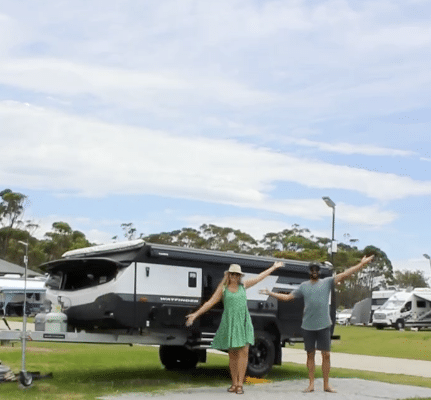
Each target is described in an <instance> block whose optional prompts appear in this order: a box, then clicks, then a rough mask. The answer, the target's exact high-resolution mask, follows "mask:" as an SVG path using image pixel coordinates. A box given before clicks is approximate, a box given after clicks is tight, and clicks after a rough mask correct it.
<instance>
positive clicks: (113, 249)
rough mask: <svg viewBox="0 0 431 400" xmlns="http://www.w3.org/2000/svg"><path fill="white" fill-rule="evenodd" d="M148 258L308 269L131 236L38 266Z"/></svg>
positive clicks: (326, 271) (326, 270)
mask: <svg viewBox="0 0 431 400" xmlns="http://www.w3.org/2000/svg"><path fill="white" fill-rule="evenodd" d="M149 258H164V259H169V260H190V261H198V262H206V263H217V264H224V265H226V266H227V265H229V264H235V263H236V264H240V265H243V266H248V267H257V268H267V267H268V266H269V265H268V264H271V263H274V262H275V261H283V262H284V263H285V267H284V268H283V269H286V270H289V271H292V272H300V273H304V272H305V271H307V273H308V264H309V263H308V262H305V261H297V260H288V259H280V258H275V257H262V256H254V255H249V254H240V253H233V252H223V251H214V250H204V249H192V248H188V247H179V246H172V245H163V244H157V243H147V242H145V241H143V240H134V241H127V242H121V243H112V244H107V245H101V246H93V247H87V248H83V249H77V250H72V251H68V252H66V253H64V254H63V258H62V259H60V260H56V261H52V262H49V263H46V264H43V265H42V266H40V268H41V269H42V270H52V269H53V268H54V267H56V266H60V265H65V264H67V263H68V262H70V261H72V260H75V261H78V260H82V262H83V261H84V260H88V261H90V260H93V261H96V259H97V260H99V262H102V260H106V261H108V260H109V261H110V262H111V267H112V262H115V263H117V265H118V266H119V267H121V266H123V267H124V266H127V265H129V264H130V263H131V262H134V261H140V260H142V259H149ZM321 272H322V275H324V276H329V275H331V274H332V265H331V264H330V263H325V264H324V265H322V267H321Z"/></svg>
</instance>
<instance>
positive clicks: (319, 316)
mask: <svg viewBox="0 0 431 400" xmlns="http://www.w3.org/2000/svg"><path fill="white" fill-rule="evenodd" d="M373 258H374V256H369V257H366V256H364V257H363V258H362V260H361V261H360V263H359V264H357V265H355V266H353V267H350V268H348V269H347V270H345V271H344V272H341V273H339V274H337V275H335V276H331V277H328V278H324V279H320V277H319V271H320V265H319V264H316V263H310V264H309V269H310V280H308V281H306V282H303V283H302V284H301V285H300V286H299V287H298V289H296V290H294V291H293V292H292V293H289V294H281V293H273V292H270V291H269V290H267V289H264V290H261V291H260V293H262V294H267V295H269V296H272V297H275V298H276V299H278V300H281V301H290V300H293V299H297V298H303V299H304V315H303V318H302V325H301V328H302V333H303V338H304V347H305V351H306V352H307V369H308V377H309V380H310V382H309V385H308V387H307V389H305V390H304V392H313V391H314V371H315V368H316V364H315V355H316V349H317V350H320V351H321V353H322V374H323V390H324V391H325V392H330V393H335V390H334V389H332V388H331V387H330V386H329V370H330V365H331V364H330V351H331V327H332V321H331V317H330V315H329V297H330V293H331V290H332V288H333V287H334V285H336V284H338V283H339V282H342V281H343V280H345V279H347V278H349V277H350V276H352V275H353V274H355V273H356V272H358V271H359V270H360V269H361V268H363V267H365V265H367V264H368V263H369V262H370V261H371V260H372V259H373Z"/></svg>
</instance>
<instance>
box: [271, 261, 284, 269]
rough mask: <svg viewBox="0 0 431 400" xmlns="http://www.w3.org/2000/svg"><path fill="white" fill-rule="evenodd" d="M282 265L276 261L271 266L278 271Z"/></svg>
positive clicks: (282, 263)
mask: <svg viewBox="0 0 431 400" xmlns="http://www.w3.org/2000/svg"><path fill="white" fill-rule="evenodd" d="M283 265H284V262H282V261H276V262H275V263H274V265H273V267H275V269H279V268H281V267H282V266H283Z"/></svg>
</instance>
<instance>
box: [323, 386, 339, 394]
mask: <svg viewBox="0 0 431 400" xmlns="http://www.w3.org/2000/svg"><path fill="white" fill-rule="evenodd" d="M323 390H324V391H325V392H328V393H337V391H336V390H335V389H332V388H331V387H327V388H324V389H323Z"/></svg>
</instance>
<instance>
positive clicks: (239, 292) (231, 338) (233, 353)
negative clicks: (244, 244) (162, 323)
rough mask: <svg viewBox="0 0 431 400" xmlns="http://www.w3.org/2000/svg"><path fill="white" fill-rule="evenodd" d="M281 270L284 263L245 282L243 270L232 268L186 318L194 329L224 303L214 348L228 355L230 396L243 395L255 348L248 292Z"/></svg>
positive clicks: (232, 265) (238, 267) (276, 263)
mask: <svg viewBox="0 0 431 400" xmlns="http://www.w3.org/2000/svg"><path fill="white" fill-rule="evenodd" d="M282 266H283V263H282V262H280V261H278V262H275V263H274V265H273V266H272V267H270V268H268V269H266V270H265V271H263V272H261V273H260V274H259V275H257V276H255V277H253V278H249V279H246V280H245V281H244V282H242V277H243V275H244V274H243V273H242V271H241V267H240V266H239V265H238V264H231V265H230V267H229V270H228V271H226V272H225V275H224V278H223V280H222V281H221V282H220V284H219V285H218V287H217V289H216V291H215V292H214V294H213V295H212V296H211V298H210V299H209V300H208V301H207V302H206V303H205V304H203V305H202V307H201V308H199V309H198V310H197V311H195V312H194V313H191V314H189V315H187V316H186V318H187V321H186V325H187V326H191V325H192V324H193V322H194V321H195V319H196V318H198V317H199V316H201V315H202V314H204V313H206V312H207V311H208V310H210V309H211V308H212V307H214V306H215V305H216V304H217V303H218V302H219V301H220V300H222V299H223V303H224V311H223V315H222V318H221V322H220V326H219V328H218V330H217V332H216V334H215V337H214V340H213V343H212V345H211V347H212V348H214V349H218V350H227V351H228V353H229V369H230V373H231V377H232V386H231V387H230V388H229V389H228V392H231V393H237V394H243V393H244V390H243V384H244V379H245V372H246V370H247V364H248V348H249V346H250V345H253V344H254V331H253V325H252V322H251V318H250V314H249V312H248V308H247V295H246V292H245V291H246V289H248V288H250V287H252V286H254V285H256V284H257V283H259V282H260V281H262V280H263V279H265V278H266V277H267V276H268V275H270V274H271V273H272V272H274V271H275V270H277V269H278V268H280V267H282Z"/></svg>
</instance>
